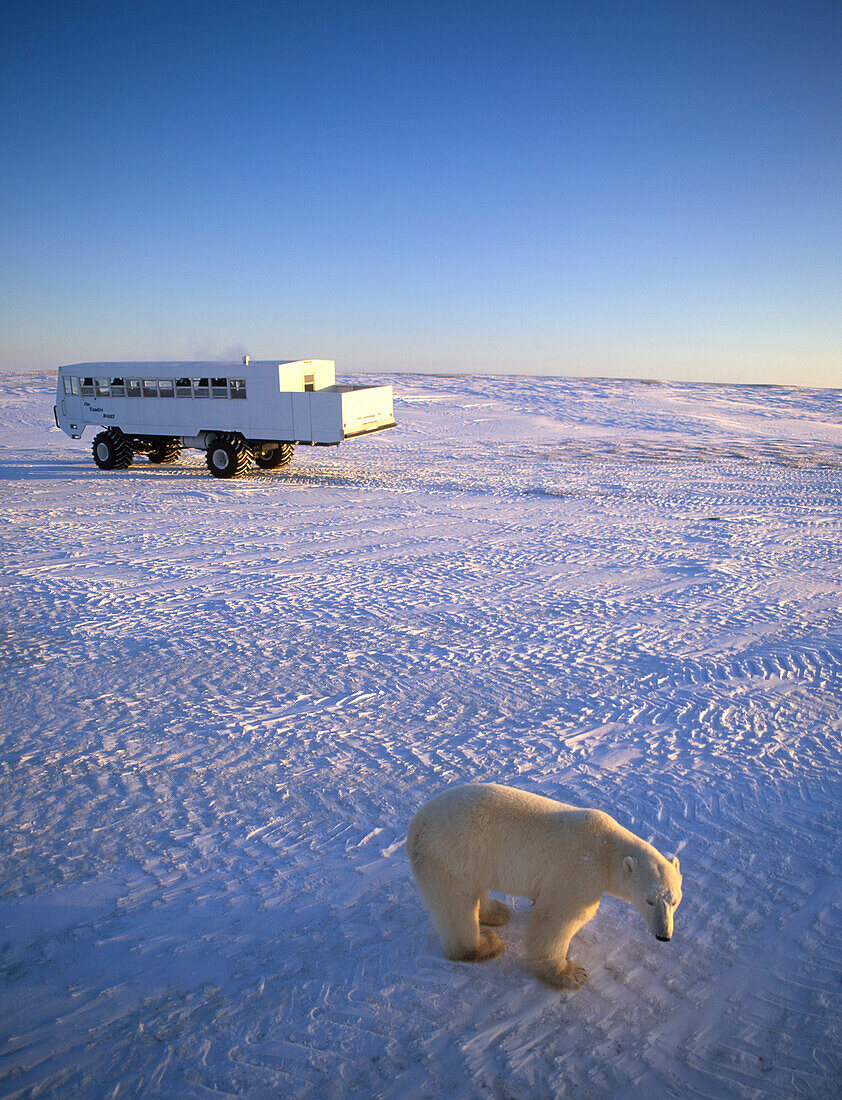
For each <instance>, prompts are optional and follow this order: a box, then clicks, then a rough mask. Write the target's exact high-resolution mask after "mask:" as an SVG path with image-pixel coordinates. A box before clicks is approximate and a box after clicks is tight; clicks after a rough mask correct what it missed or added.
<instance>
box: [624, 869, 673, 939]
mask: <svg viewBox="0 0 842 1100" xmlns="http://www.w3.org/2000/svg"><path fill="white" fill-rule="evenodd" d="M623 876H624V878H625V880H626V888H627V890H628V897H629V901H630V902H631V903H632V905H633V906H634V907H635V909H637V911H638V912H639V913H640V915H641V916H642V917H643V919H644V920H645V921H646V923H647V925H648V926H649V931H650V932H651V933H652V935H653V936H654V937H655V938H656V939H659V940H670V939H672V917H673V913H674V912H675V911H676V909H677V908H678V906H679V904H680V903H681V869H680V867H679V864H678V857H677V856H673V857H672V859H664V857H663V856H662V855H661V854H660V852H657V851H656V850H655V849H654V848H652V849H651V852H645V853H642V854H638V855H627V856H624V857H623Z"/></svg>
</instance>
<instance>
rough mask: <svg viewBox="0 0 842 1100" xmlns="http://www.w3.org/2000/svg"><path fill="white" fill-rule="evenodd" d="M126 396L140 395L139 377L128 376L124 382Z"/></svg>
mask: <svg viewBox="0 0 842 1100" xmlns="http://www.w3.org/2000/svg"><path fill="white" fill-rule="evenodd" d="M126 397H140V379H139V378H130V379H129V380H128V382H127V383H126Z"/></svg>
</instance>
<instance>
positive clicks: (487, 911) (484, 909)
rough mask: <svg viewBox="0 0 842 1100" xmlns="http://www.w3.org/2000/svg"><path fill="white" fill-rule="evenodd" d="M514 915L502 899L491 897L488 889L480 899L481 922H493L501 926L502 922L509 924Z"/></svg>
mask: <svg viewBox="0 0 842 1100" xmlns="http://www.w3.org/2000/svg"><path fill="white" fill-rule="evenodd" d="M511 917H512V911H511V909H510V908H509V907H508V905H504V903H503V902H502V901H498V900H497V899H496V898H492V897H489V895H488V891H487V890H486V891H485V893H484V894H483V895H482V897H481V898H480V899H479V922H480V924H493V925H494V926H495V927H496V928H499V927H500V926H501V925H502V924H508V923H509V921H510V920H511Z"/></svg>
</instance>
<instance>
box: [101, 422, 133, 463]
mask: <svg viewBox="0 0 842 1100" xmlns="http://www.w3.org/2000/svg"><path fill="white" fill-rule="evenodd" d="M92 452H93V456H94V462H95V463H96V464H97V466H99V468H100V470H127V469H128V468H129V466H131V464H132V461H133V460H134V451H133V450H132V445H131V442H130V441H129V440H128V439H126V437H125V436H124V435H123V433H122V432H121V431H120V429H119V428H109V429H108V430H107V431H104V432H100V433H99V434H98V435H97V436H95V437H94V443H93V447H92Z"/></svg>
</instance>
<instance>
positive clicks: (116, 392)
mask: <svg viewBox="0 0 842 1100" xmlns="http://www.w3.org/2000/svg"><path fill="white" fill-rule="evenodd" d="M125 395H126V387H125V385H124V384H123V379H122V378H112V379H111V396H112V397H125Z"/></svg>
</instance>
